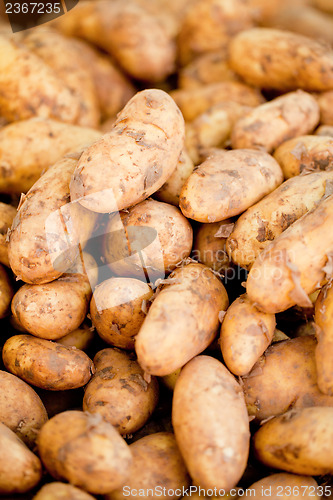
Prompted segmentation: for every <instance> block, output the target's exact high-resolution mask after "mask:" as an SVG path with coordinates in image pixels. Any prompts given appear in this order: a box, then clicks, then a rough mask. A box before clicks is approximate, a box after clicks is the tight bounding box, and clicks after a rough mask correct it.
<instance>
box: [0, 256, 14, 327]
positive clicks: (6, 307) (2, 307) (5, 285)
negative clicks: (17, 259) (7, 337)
mask: <svg viewBox="0 0 333 500" xmlns="http://www.w3.org/2000/svg"><path fill="white" fill-rule="evenodd" d="M13 295H14V290H13V287H12V284H11V280H10V278H9V275H8V271H7V270H6V268H5V267H3V266H2V265H1V264H0V318H5V317H6V316H8V314H9V311H10V303H11V300H12V298H13Z"/></svg>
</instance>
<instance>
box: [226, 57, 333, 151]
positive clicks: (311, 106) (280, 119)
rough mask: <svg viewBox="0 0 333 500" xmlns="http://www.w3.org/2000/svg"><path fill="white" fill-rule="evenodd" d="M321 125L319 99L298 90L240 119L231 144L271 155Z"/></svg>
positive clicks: (232, 135) (233, 131)
mask: <svg viewBox="0 0 333 500" xmlns="http://www.w3.org/2000/svg"><path fill="white" fill-rule="evenodd" d="M332 64H333V57H332ZM332 82H333V78H332ZM318 123H319V106H318V104H317V102H316V99H315V98H314V97H312V95H311V94H308V93H307V92H303V91H302V90H297V91H296V92H290V93H289V94H286V95H283V96H280V97H277V98H276V99H273V100H272V101H270V102H267V103H265V104H262V105H261V106H258V107H257V108H255V109H253V110H251V111H249V112H248V113H247V114H246V115H245V116H243V117H241V118H240V119H239V120H238V121H237V122H236V123H235V125H234V127H233V130H232V134H231V144H232V147H233V148H234V149H239V148H254V149H261V150H264V151H267V152H268V153H271V152H272V151H274V149H276V148H277V147H278V146H280V144H282V143H283V142H284V141H286V140H288V139H291V138H293V137H297V136H299V135H304V134H308V133H310V132H311V131H312V130H313V129H314V128H315V127H316V126H317V125H318Z"/></svg>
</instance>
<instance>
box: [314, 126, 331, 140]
mask: <svg viewBox="0 0 333 500" xmlns="http://www.w3.org/2000/svg"><path fill="white" fill-rule="evenodd" d="M315 134H316V135H325V136H326V137H333V126H332V125H321V126H320V127H318V128H317V130H316V131H315Z"/></svg>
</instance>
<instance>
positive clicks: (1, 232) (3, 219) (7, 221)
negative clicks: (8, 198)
mask: <svg viewBox="0 0 333 500" xmlns="http://www.w3.org/2000/svg"><path fill="white" fill-rule="evenodd" d="M15 215H16V208H14V207H12V206H11V205H8V204H7V203H2V202H0V263H1V264H4V265H5V266H8V267H9V260H8V241H7V234H8V229H9V228H10V227H11V225H12V223H13V220H14V217H15Z"/></svg>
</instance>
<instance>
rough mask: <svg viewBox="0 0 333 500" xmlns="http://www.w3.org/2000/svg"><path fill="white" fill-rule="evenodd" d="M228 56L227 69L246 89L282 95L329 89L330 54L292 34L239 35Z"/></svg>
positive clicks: (332, 83)
mask: <svg viewBox="0 0 333 500" xmlns="http://www.w3.org/2000/svg"><path fill="white" fill-rule="evenodd" d="M272 47H274V50H272ZM229 55H230V66H231V68H232V69H233V70H234V71H235V72H236V73H237V74H238V75H240V76H241V78H243V79H244V80H245V81H246V82H247V83H248V84H250V85H256V86H258V87H261V88H270V89H276V90H280V91H284V92H285V91H288V90H294V89H298V88H300V89H303V90H308V91H318V92H322V91H325V90H330V89H332V88H333V52H332V51H331V50H327V47H326V45H321V44H320V43H319V42H317V41H315V40H312V39H311V38H307V37H305V36H302V35H298V34H296V33H291V32H289V31H282V30H277V29H273V28H253V29H251V30H247V31H243V32H242V33H239V34H238V35H236V36H235V37H234V38H233V39H232V40H231V42H230V46H229Z"/></svg>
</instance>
